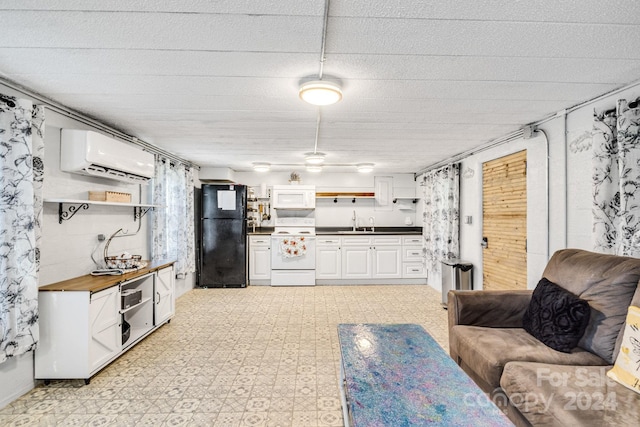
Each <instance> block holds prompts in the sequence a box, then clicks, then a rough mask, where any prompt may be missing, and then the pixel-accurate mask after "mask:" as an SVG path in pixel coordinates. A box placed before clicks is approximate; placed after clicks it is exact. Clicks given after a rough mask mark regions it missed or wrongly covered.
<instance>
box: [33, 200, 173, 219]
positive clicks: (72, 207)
mask: <svg viewBox="0 0 640 427" xmlns="http://www.w3.org/2000/svg"><path fill="white" fill-rule="evenodd" d="M44 202H45V203H57V204H58V224H62V221H67V220H69V219H71V218H72V217H73V216H74V215H75V214H76V213H78V211H80V209H84V210H87V209H89V206H90V205H100V206H123V207H129V208H133V220H134V221H135V220H137V219H142V217H143V216H145V214H146V213H147V212H149V211H150V210H151V209H155V208H159V207H161V206H160V205H147V204H142V203H118V202H99V201H96V200H81V199H44ZM63 205H69V206H68V208H67V210H64V207H63Z"/></svg>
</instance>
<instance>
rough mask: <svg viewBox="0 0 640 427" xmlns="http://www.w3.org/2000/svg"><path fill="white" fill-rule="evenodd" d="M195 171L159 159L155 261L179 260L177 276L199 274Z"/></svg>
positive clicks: (155, 220) (155, 188)
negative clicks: (197, 262) (194, 195)
mask: <svg viewBox="0 0 640 427" xmlns="http://www.w3.org/2000/svg"><path fill="white" fill-rule="evenodd" d="M193 185H194V178H193V170H191V169H190V168H187V167H185V166H184V165H182V164H177V165H172V164H171V163H170V161H169V160H167V159H162V158H160V157H159V156H156V172H155V178H154V184H153V204H154V205H160V206H161V207H159V208H156V209H155V210H154V214H153V245H152V259H153V260H154V261H157V260H175V261H176V264H175V267H176V274H186V273H193V272H195V271H196V261H195V236H194V206H193Z"/></svg>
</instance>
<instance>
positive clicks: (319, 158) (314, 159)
mask: <svg viewBox="0 0 640 427" xmlns="http://www.w3.org/2000/svg"><path fill="white" fill-rule="evenodd" d="M304 161H305V162H307V163H309V164H310V165H319V164H321V163H323V162H324V153H318V152H313V153H305V154H304Z"/></svg>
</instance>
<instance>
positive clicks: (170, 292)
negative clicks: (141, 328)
mask: <svg viewBox="0 0 640 427" xmlns="http://www.w3.org/2000/svg"><path fill="white" fill-rule="evenodd" d="M154 280H155V284H154V290H155V295H154V297H155V310H154V322H153V323H154V324H155V325H160V324H162V323H164V322H165V321H168V320H169V319H171V318H172V317H173V315H174V314H176V304H175V301H176V299H175V297H174V292H175V288H176V275H175V273H174V270H173V266H171V267H167V268H163V269H162V270H158V271H157V272H156V276H155V278H154Z"/></svg>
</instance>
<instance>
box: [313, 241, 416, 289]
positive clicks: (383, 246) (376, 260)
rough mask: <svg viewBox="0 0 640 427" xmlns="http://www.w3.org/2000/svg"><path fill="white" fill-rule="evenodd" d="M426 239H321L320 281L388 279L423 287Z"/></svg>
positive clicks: (317, 276)
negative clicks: (424, 243)
mask: <svg viewBox="0 0 640 427" xmlns="http://www.w3.org/2000/svg"><path fill="white" fill-rule="evenodd" d="M422 239H423V237H422V236H416V235H358V236H340V235H336V236H334V235H325V236H318V238H317V246H316V279H317V280H324V281H325V282H324V284H330V283H336V284H340V283H354V282H353V281H355V280H370V281H371V280H375V281H376V282H375V283H385V280H388V279H394V280H388V282H387V283H422V282H423V280H424V279H425V278H426V277H427V276H426V273H425V269H424V265H423V262H422V260H423V254H422ZM402 279H408V280H406V281H402ZM360 283H362V282H360Z"/></svg>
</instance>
